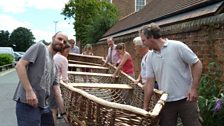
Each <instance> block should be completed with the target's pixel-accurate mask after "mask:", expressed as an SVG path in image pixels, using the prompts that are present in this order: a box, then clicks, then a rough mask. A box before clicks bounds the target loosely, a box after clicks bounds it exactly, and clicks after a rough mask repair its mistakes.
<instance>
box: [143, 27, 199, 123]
mask: <svg viewBox="0 0 224 126" xmlns="http://www.w3.org/2000/svg"><path fill="white" fill-rule="evenodd" d="M140 35H141V39H142V42H143V43H144V45H146V46H147V47H150V48H152V49H153V50H152V52H151V53H150V54H149V55H148V57H147V59H146V64H147V66H146V77H147V81H146V85H145V88H144V109H145V110H148V106H149V100H150V98H151V96H152V93H153V86H154V82H155V81H154V80H155V79H156V80H157V81H158V86H159V89H160V90H162V91H165V92H166V93H168V98H167V100H166V104H165V106H164V108H163V109H162V111H161V113H160V126H176V123H177V117H178V115H179V116H180V118H181V120H182V123H183V125H184V126H200V125H201V124H200V122H199V113H198V111H197V98H198V94H197V89H198V86H199V81H200V78H201V73H202V63H201V61H200V60H199V58H198V57H197V56H196V54H195V53H194V52H193V51H192V50H191V49H190V48H189V47H188V46H187V45H185V44H184V43H182V42H180V41H175V40H168V39H162V38H161V31H160V28H159V26H157V25H156V24H154V23H152V24H150V25H147V26H144V27H143V28H142V29H141V31H140Z"/></svg>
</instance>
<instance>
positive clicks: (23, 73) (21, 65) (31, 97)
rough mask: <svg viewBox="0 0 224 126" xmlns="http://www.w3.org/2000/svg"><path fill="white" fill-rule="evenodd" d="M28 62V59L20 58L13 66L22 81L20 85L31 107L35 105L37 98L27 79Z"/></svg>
mask: <svg viewBox="0 0 224 126" xmlns="http://www.w3.org/2000/svg"><path fill="white" fill-rule="evenodd" d="M28 64H29V62H28V61H26V60H23V59H21V60H19V62H18V63H17V64H16V67H15V68H16V72H17V74H18V76H19V79H20V81H21V83H22V86H23V88H24V89H25V91H26V102H27V103H28V104H29V105H31V106H33V107H37V105H38V99H37V96H36V94H35V92H34V91H33V88H32V86H31V84H30V81H29V79H28V75H27V69H26V68H27V66H28Z"/></svg>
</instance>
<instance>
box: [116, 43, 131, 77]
mask: <svg viewBox="0 0 224 126" xmlns="http://www.w3.org/2000/svg"><path fill="white" fill-rule="evenodd" d="M116 50H117V53H118V54H119V56H120V63H119V65H118V67H117V69H116V71H115V72H114V74H113V77H116V76H117V74H118V72H119V70H122V71H123V72H124V73H126V74H128V75H130V76H131V77H133V78H135V74H134V66H133V63H132V58H131V55H130V54H129V53H128V52H127V51H126V49H125V46H124V43H119V44H118V45H117V46H116Z"/></svg>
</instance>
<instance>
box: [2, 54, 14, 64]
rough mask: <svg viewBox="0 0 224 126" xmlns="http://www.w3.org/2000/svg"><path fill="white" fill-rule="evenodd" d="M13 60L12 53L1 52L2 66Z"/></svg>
mask: <svg viewBox="0 0 224 126" xmlns="http://www.w3.org/2000/svg"><path fill="white" fill-rule="evenodd" d="M13 60H14V59H13V56H12V55H11V54H0V66H3V65H6V64H12V63H13Z"/></svg>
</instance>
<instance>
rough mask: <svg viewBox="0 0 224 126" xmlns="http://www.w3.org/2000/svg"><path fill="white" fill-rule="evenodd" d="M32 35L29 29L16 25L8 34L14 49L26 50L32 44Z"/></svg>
mask: <svg viewBox="0 0 224 126" xmlns="http://www.w3.org/2000/svg"><path fill="white" fill-rule="evenodd" d="M34 40H35V38H34V36H33V33H32V32H31V31H30V29H27V28H24V27H18V28H17V29H15V30H14V31H13V32H12V33H11V35H10V41H11V43H12V44H14V45H15V47H14V50H15V51H26V50H27V49H28V48H29V47H30V46H31V45H32V44H34Z"/></svg>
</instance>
